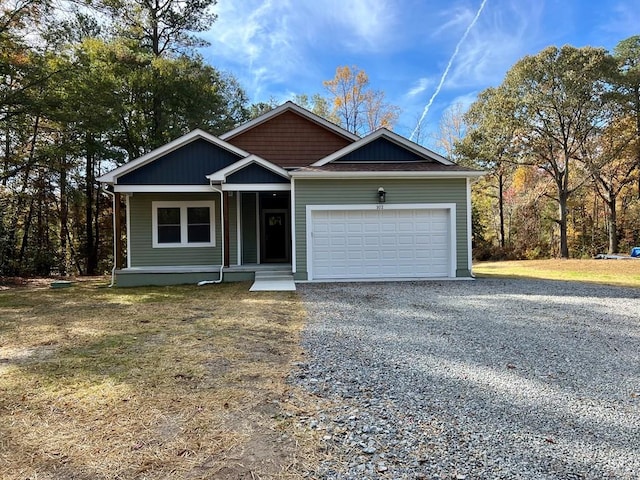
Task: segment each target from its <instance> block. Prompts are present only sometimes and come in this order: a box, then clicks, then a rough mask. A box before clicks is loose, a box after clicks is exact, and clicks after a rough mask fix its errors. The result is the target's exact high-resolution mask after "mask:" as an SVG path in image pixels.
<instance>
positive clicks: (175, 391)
mask: <svg viewBox="0 0 640 480" xmlns="http://www.w3.org/2000/svg"><path fill="white" fill-rule="evenodd" d="M100 285H102V286H104V285H105V283H104V282H95V281H94V282H80V283H78V284H76V285H75V286H73V287H71V288H67V289H61V290H53V289H49V288H46V287H40V288H37V287H35V288H34V287H27V288H11V289H8V290H4V291H1V292H0V476H1V477H2V478H3V479H7V480H8V479H27V478H29V479H35V478H38V479H43V478H51V479H53V478H55V479H67V478H69V479H70V478H73V479H130V478H139V479H143V478H144V479H161V478H162V479H171V478H181V479H182V478H190V479H199V478H216V479H231V478H233V479H243V478H247V479H258V478H282V479H289V478H299V477H300V472H303V471H304V470H307V469H313V465H312V463H313V461H314V459H313V455H314V452H313V447H312V445H313V444H314V442H313V441H312V439H311V438H309V434H308V433H305V432H304V431H303V430H300V429H296V426H295V420H294V419H295V414H297V413H300V412H302V413H304V409H305V408H308V405H309V403H308V399H307V398H304V394H303V393H302V392H299V391H297V390H295V389H294V388H293V387H291V386H289V385H287V384H286V382H285V379H286V377H287V375H288V374H289V372H290V369H291V364H292V362H293V361H296V360H297V359H299V358H300V355H301V352H300V350H299V346H298V339H299V332H300V329H301V327H302V324H303V321H304V311H303V309H302V307H301V304H300V302H299V301H298V298H297V296H296V294H295V293H289V292H268V293H267V292H260V293H249V292H248V287H249V286H248V284H246V283H236V284H222V285H215V286H207V287H200V288H199V287H195V286H183V287H156V288H135V289H107V288H100V287H99V286H100ZM292 413H293V415H292ZM308 462H310V463H311V464H305V463H308Z"/></svg>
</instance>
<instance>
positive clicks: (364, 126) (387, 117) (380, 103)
mask: <svg viewBox="0 0 640 480" xmlns="http://www.w3.org/2000/svg"><path fill="white" fill-rule="evenodd" d="M322 83H323V85H324V86H325V88H326V89H327V90H328V91H329V93H330V94H331V97H332V98H331V99H330V103H331V106H332V109H331V112H330V116H331V117H333V118H336V119H338V120H339V122H340V124H341V126H342V127H343V128H344V129H346V130H348V131H350V132H352V133H355V134H357V135H366V134H368V133H370V132H373V131H374V130H377V129H379V128H388V129H392V128H393V125H394V123H395V122H396V120H397V119H398V115H399V114H400V109H399V108H398V107H397V106H395V105H391V104H389V103H387V102H386V101H385V94H384V92H383V91H381V90H371V89H370V88H369V76H368V75H367V74H366V72H365V71H364V70H360V69H358V67H356V66H353V67H349V66H344V67H338V68H336V75H335V77H333V78H332V79H331V80H325V81H324V82H322Z"/></svg>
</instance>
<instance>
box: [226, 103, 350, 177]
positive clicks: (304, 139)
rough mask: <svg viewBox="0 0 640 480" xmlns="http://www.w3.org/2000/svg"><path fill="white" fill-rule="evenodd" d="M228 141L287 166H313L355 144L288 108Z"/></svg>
mask: <svg viewBox="0 0 640 480" xmlns="http://www.w3.org/2000/svg"><path fill="white" fill-rule="evenodd" d="M227 142H229V143H231V144H232V145H235V146H236V147H239V148H242V149H243V150H246V151H247V152H250V153H253V154H255V155H258V156H260V157H262V158H264V159H265V160H268V161H270V162H272V163H275V164H276V165H279V166H280V167H283V168H292V167H304V166H307V165H310V164H312V163H314V162H316V161H318V160H320V159H321V158H324V157H326V156H327V155H330V154H331V153H333V152H335V151H337V150H340V149H341V148H343V147H346V146H347V145H349V144H350V143H352V142H351V140H349V139H347V138H344V137H342V136H340V135H337V134H336V133H334V132H331V131H329V130H327V129H326V128H325V127H323V126H321V125H318V124H317V123H314V122H312V121H310V120H308V119H306V118H304V117H301V116H300V115H298V114H297V113H295V112H292V111H285V112H283V113H282V114H281V115H278V116H277V117H274V118H272V119H270V120H268V121H267V122H264V123H261V124H259V125H256V126H255V127H254V128H251V129H250V130H247V131H245V132H242V133H240V134H239V135H237V136H235V137H233V138H229V139H227Z"/></svg>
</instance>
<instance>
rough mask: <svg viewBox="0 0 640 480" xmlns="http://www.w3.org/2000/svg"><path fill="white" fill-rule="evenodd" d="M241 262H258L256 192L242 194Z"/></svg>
mask: <svg viewBox="0 0 640 480" xmlns="http://www.w3.org/2000/svg"><path fill="white" fill-rule="evenodd" d="M241 208H242V212H241V222H242V224H241V229H242V263H243V264H247V263H258V248H257V245H258V232H257V227H256V222H257V212H256V194H255V193H253V192H250V193H243V194H242V205H241Z"/></svg>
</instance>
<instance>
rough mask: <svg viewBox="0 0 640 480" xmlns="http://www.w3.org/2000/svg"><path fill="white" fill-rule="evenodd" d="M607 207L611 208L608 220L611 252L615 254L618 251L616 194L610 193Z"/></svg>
mask: <svg viewBox="0 0 640 480" xmlns="http://www.w3.org/2000/svg"><path fill="white" fill-rule="evenodd" d="M609 193H611V192H609ZM607 207H608V208H609V219H608V221H607V224H608V227H609V254H611V255H613V254H615V253H617V252H618V212H617V210H616V197H615V196H613V195H610V200H608V201H607Z"/></svg>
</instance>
